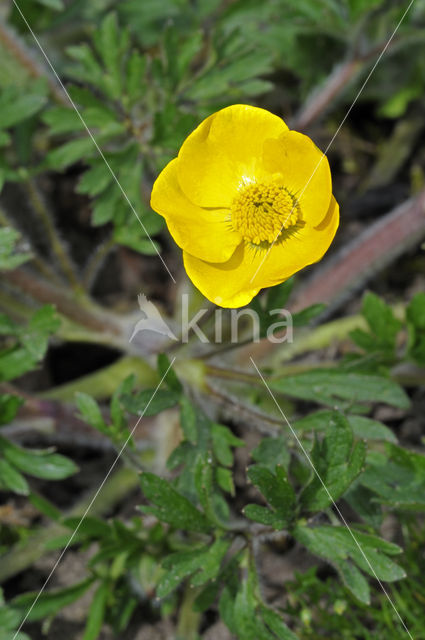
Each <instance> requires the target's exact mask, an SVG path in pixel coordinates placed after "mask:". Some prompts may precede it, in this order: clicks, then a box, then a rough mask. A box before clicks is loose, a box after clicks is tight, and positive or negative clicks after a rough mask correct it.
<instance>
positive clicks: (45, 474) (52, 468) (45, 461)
mask: <svg viewBox="0 0 425 640" xmlns="http://www.w3.org/2000/svg"><path fill="white" fill-rule="evenodd" d="M0 448H1V449H2V450H3V454H4V456H5V458H6V459H7V460H8V461H9V462H10V463H12V464H13V465H14V466H16V467H17V468H18V469H19V470H20V471H23V472H24V473H26V474H28V475H30V476H34V477H36V478H43V479H45V480H63V479H64V478H68V477H69V476H71V475H73V474H74V473H76V472H77V471H78V467H77V466H76V465H75V464H74V462H72V460H70V459H69V458H65V456H62V455H60V454H58V453H51V452H50V451H38V450H37V451H35V450H32V451H31V450H29V449H24V448H22V447H19V446H18V445H16V444H13V443H12V442H9V441H8V440H6V439H5V438H2V437H0Z"/></svg>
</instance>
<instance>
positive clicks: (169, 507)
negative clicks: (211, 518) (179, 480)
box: [140, 472, 210, 532]
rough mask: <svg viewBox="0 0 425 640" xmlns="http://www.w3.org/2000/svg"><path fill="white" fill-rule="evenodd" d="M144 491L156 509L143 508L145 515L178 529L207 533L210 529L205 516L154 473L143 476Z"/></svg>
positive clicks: (143, 474)
mask: <svg viewBox="0 0 425 640" xmlns="http://www.w3.org/2000/svg"><path fill="white" fill-rule="evenodd" d="M140 480H141V483H142V491H143V493H144V494H145V496H146V498H147V499H148V500H150V501H151V502H153V504H154V505H155V507H141V509H142V511H143V512H144V513H152V514H153V515H155V516H156V517H157V518H158V520H161V521H162V522H167V523H168V524H171V525H172V526H174V527H176V528H178V529H184V530H187V531H200V532H207V531H209V529H210V524H209V523H208V521H207V519H206V518H205V516H204V515H203V514H202V513H201V512H200V511H198V509H197V508H196V507H195V506H194V505H193V504H192V503H191V502H190V501H189V500H188V499H187V498H185V497H184V496H182V495H181V494H180V493H177V491H175V490H174V489H173V487H172V486H171V485H170V484H169V483H168V482H167V481H166V480H163V479H162V478H159V477H158V476H156V475H154V474H153V473H148V472H144V473H142V475H141V478H140Z"/></svg>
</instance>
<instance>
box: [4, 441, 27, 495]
mask: <svg viewBox="0 0 425 640" xmlns="http://www.w3.org/2000/svg"><path fill="white" fill-rule="evenodd" d="M0 450H1V442H0ZM0 484H1V485H2V486H3V487H5V488H6V489H10V491H13V492H14V493H17V494H19V495H22V496H27V495H28V494H29V487H28V483H27V481H26V480H25V478H24V476H23V475H21V474H20V473H19V471H17V470H16V469H15V468H14V467H13V466H12V465H11V464H9V463H8V462H7V460H2V459H1V458H0Z"/></svg>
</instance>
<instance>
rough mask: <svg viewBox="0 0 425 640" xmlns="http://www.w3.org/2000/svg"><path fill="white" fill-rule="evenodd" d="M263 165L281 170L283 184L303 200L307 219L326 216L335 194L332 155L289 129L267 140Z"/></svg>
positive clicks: (303, 215) (318, 220)
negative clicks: (330, 164) (331, 170)
mask: <svg viewBox="0 0 425 640" xmlns="http://www.w3.org/2000/svg"><path fill="white" fill-rule="evenodd" d="M263 165H264V169H265V170H267V171H269V172H270V173H271V174H276V173H280V174H281V180H282V184H283V185H284V186H285V187H286V188H287V189H288V190H289V191H290V192H291V193H292V195H293V196H295V197H296V198H297V199H298V200H299V205H300V208H301V213H302V217H303V219H304V220H308V221H309V222H310V224H319V222H320V221H321V220H323V218H324V217H325V215H326V212H327V210H328V208H329V203H330V200H331V195H332V179H331V172H330V169H329V162H328V159H327V158H326V156H325V155H323V153H322V152H321V151H320V149H318V148H317V147H316V145H315V144H314V142H313V141H312V140H311V139H310V138H309V137H308V136H305V135H303V134H302V133H298V131H286V132H285V133H283V134H282V135H280V136H279V138H277V139H274V140H266V141H265V143H264V148H263Z"/></svg>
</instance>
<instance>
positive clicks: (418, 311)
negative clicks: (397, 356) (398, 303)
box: [406, 293, 425, 366]
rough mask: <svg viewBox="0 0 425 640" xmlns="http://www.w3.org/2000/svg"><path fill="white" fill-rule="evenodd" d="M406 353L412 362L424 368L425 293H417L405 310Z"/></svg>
mask: <svg viewBox="0 0 425 640" xmlns="http://www.w3.org/2000/svg"><path fill="white" fill-rule="evenodd" d="M406 319H407V329H408V344H407V351H408V354H409V356H410V358H412V359H413V360H414V361H416V362H417V363H418V364H419V365H422V366H425V293H418V294H417V295H416V296H415V297H414V298H413V299H412V300H411V301H410V303H409V305H408V307H407V309H406Z"/></svg>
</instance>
